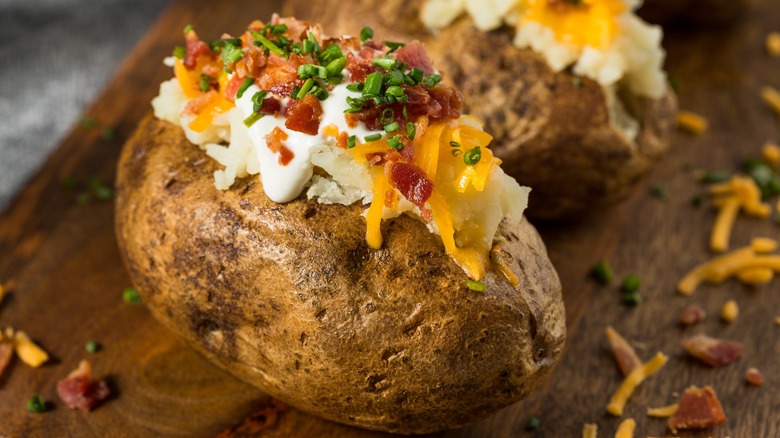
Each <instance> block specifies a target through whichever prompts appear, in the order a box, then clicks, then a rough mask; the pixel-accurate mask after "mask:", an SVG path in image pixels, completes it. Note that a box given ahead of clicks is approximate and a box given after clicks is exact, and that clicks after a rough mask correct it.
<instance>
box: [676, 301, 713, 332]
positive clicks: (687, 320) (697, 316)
mask: <svg viewBox="0 0 780 438" xmlns="http://www.w3.org/2000/svg"><path fill="white" fill-rule="evenodd" d="M705 316H707V312H705V311H704V308H702V307H701V306H700V305H698V304H692V305H690V306H688V307H686V308H685V310H683V311H682V313H680V319H679V323H680V325H681V326H684V327H690V326H692V325H696V324H698V323H700V322H701V321H702V320H703V319H704V317H705Z"/></svg>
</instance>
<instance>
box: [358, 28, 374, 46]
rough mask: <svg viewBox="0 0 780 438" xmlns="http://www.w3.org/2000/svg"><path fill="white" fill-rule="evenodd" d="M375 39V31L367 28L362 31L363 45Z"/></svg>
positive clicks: (361, 40) (361, 39)
mask: <svg viewBox="0 0 780 438" xmlns="http://www.w3.org/2000/svg"><path fill="white" fill-rule="evenodd" d="M373 37H374V29H371V28H370V27H368V26H366V27H364V28H363V29H361V30H360V42H361V43H365V42H366V41H368V40H370V39H371V38H373Z"/></svg>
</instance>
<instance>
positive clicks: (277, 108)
mask: <svg viewBox="0 0 780 438" xmlns="http://www.w3.org/2000/svg"><path fill="white" fill-rule="evenodd" d="M281 111H282V102H281V101H280V100H279V99H277V98H275V97H266V98H265V99H263V103H262V104H260V114H278V113H280V112H281Z"/></svg>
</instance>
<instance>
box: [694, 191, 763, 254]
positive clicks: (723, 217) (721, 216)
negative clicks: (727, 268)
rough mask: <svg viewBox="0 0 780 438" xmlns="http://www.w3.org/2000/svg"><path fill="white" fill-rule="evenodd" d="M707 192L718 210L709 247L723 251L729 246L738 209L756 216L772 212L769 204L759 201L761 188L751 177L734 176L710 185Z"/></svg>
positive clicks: (761, 216) (759, 216)
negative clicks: (713, 197)
mask: <svg viewBox="0 0 780 438" xmlns="http://www.w3.org/2000/svg"><path fill="white" fill-rule="evenodd" d="M709 194H710V195H712V196H715V197H716V199H715V200H714V202H713V205H715V206H716V207H717V208H718V209H719V211H718V217H717V218H716V219H715V224H714V225H713V227H712V233H711V234H710V249H711V250H712V251H715V252H724V251H726V250H727V249H728V247H729V239H730V238H731V229H732V228H733V227H734V221H735V220H736V218H737V215H738V214H739V212H740V211H744V212H745V213H746V214H748V215H750V216H754V217H758V218H767V217H769V215H770V214H771V213H772V207H771V206H770V205H769V204H766V203H763V202H761V189H759V188H758V186H757V185H756V183H755V181H753V179H752V178H748V177H744V176H735V177H732V178H731V180H729V181H728V182H725V183H722V184H715V185H713V186H711V187H710V189H709Z"/></svg>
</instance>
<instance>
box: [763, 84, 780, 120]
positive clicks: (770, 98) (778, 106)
mask: <svg viewBox="0 0 780 438" xmlns="http://www.w3.org/2000/svg"><path fill="white" fill-rule="evenodd" d="M761 97H762V98H763V99H764V102H766V103H767V104H768V105H769V106H770V107H772V109H773V110H774V111H775V112H776V113H777V114H778V115H780V92H778V91H777V90H775V89H774V88H772V87H770V86H766V87H763V88H761Z"/></svg>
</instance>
